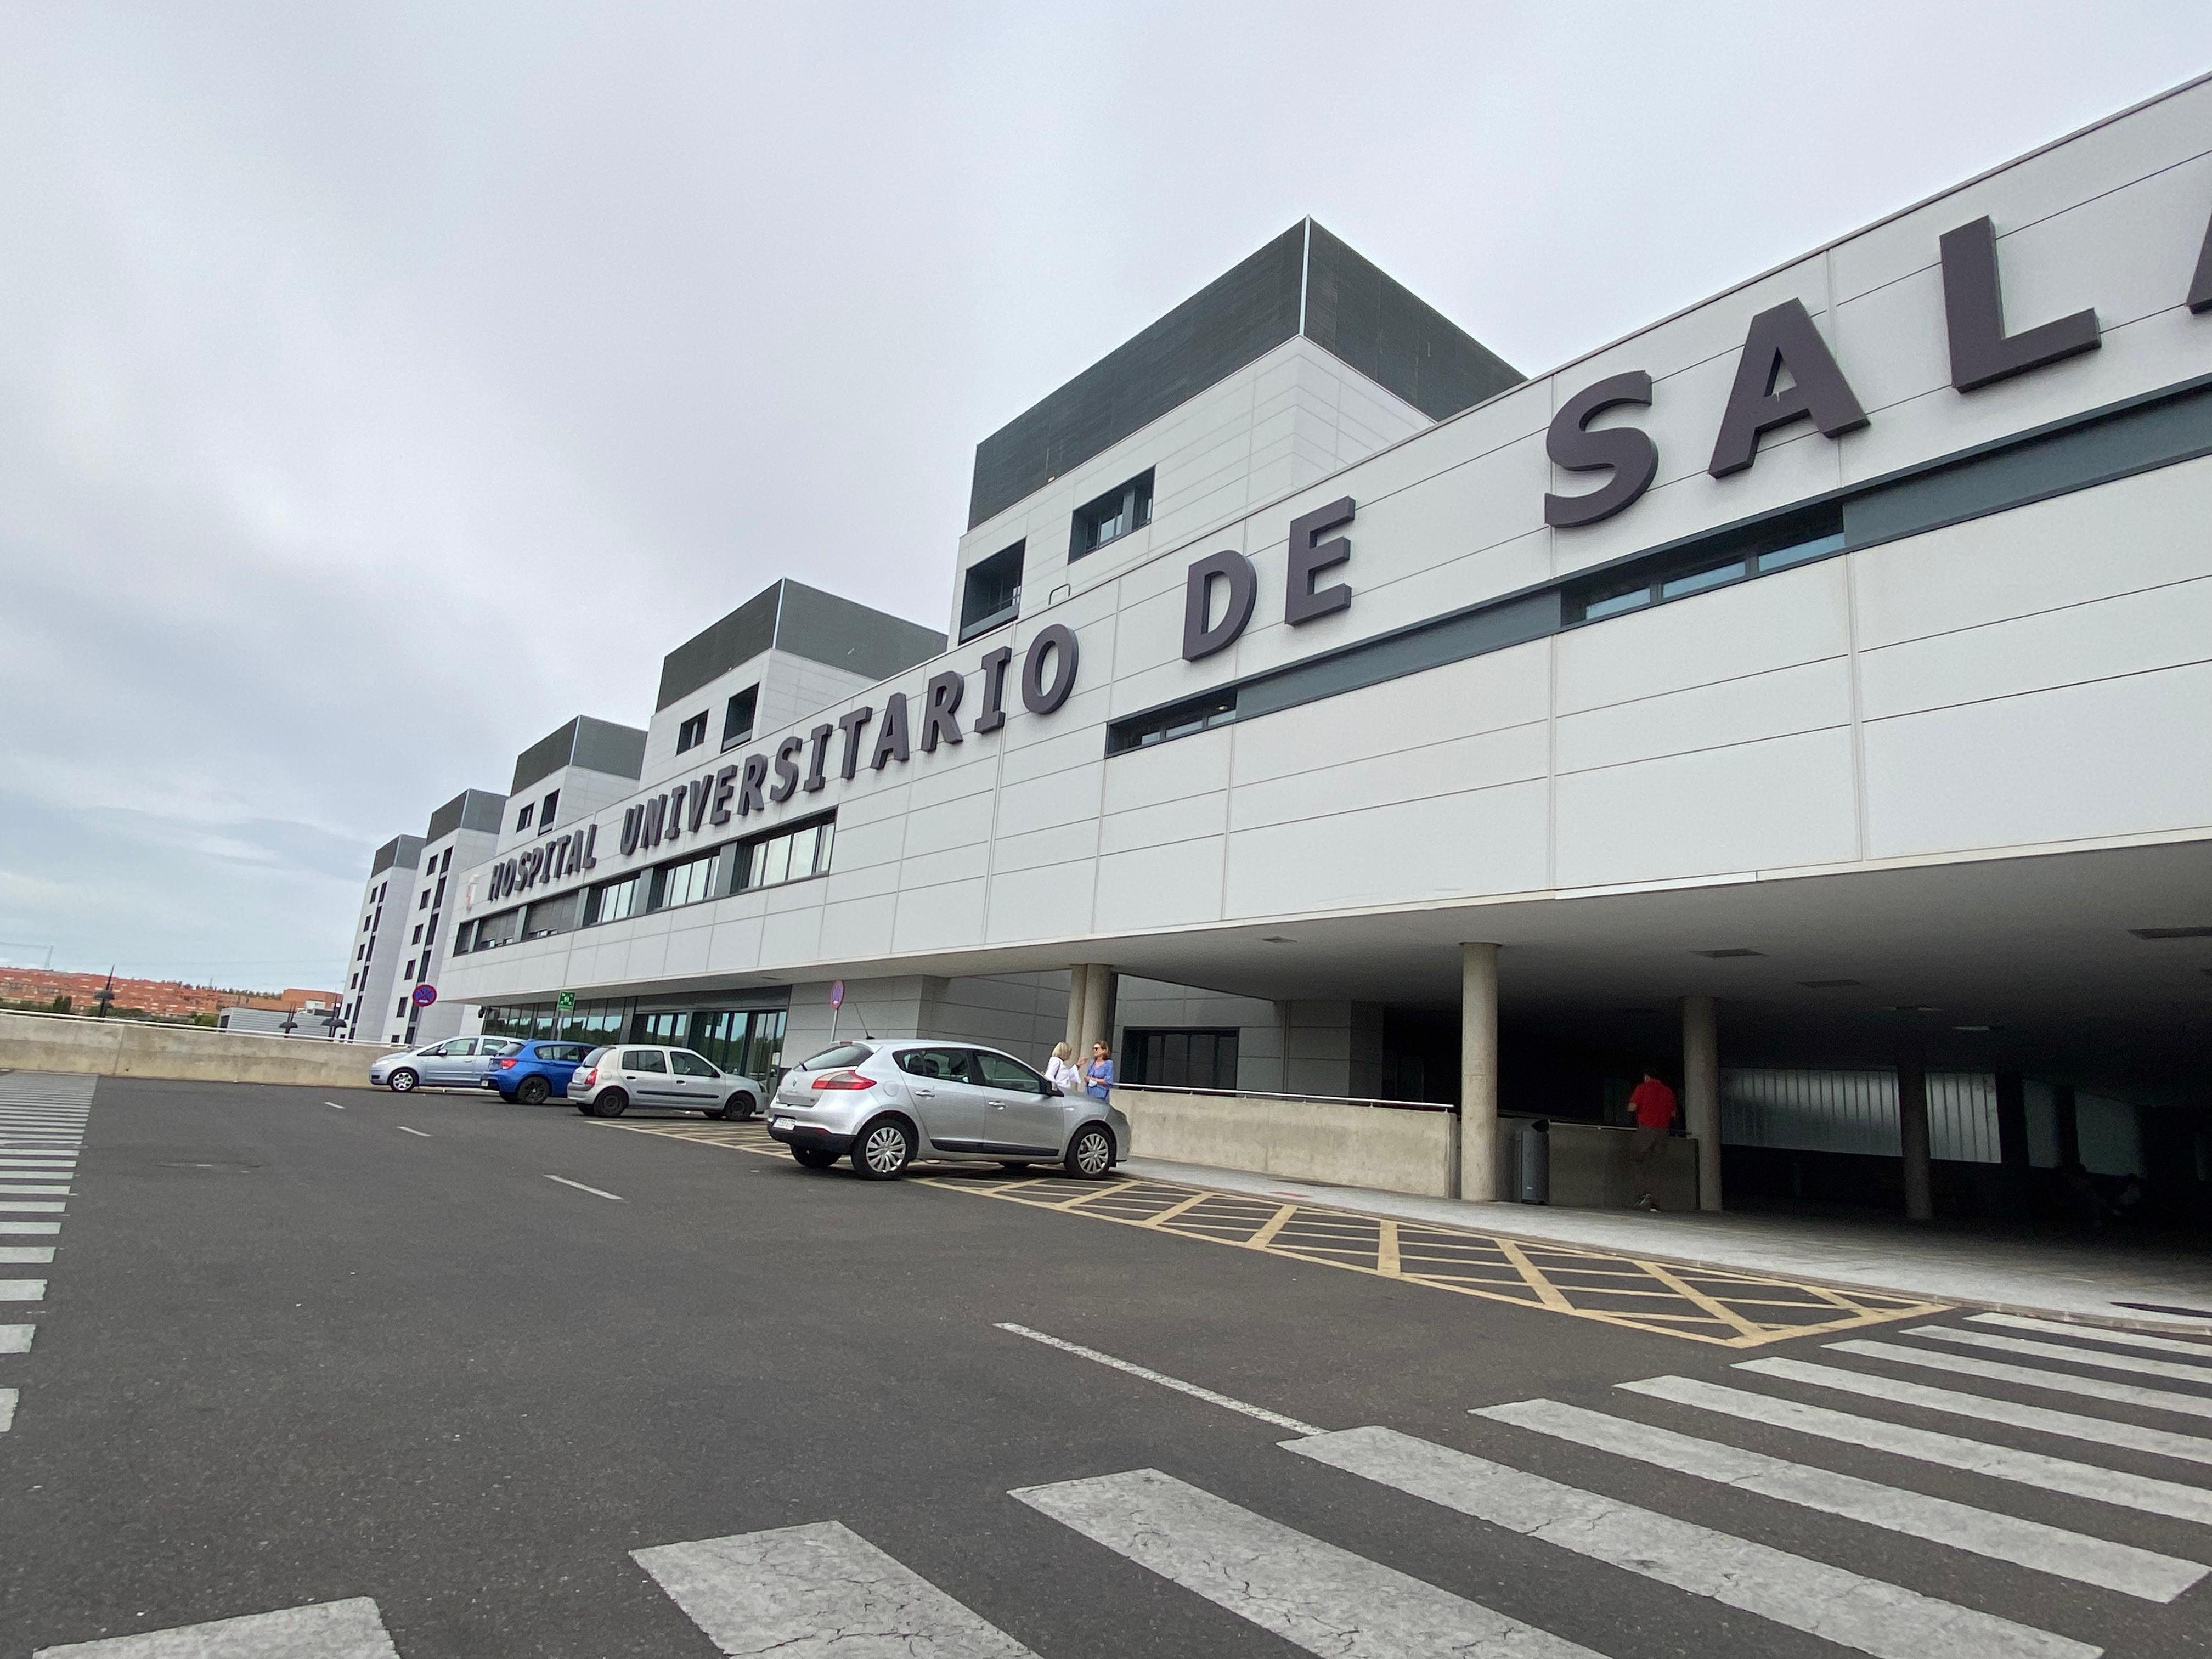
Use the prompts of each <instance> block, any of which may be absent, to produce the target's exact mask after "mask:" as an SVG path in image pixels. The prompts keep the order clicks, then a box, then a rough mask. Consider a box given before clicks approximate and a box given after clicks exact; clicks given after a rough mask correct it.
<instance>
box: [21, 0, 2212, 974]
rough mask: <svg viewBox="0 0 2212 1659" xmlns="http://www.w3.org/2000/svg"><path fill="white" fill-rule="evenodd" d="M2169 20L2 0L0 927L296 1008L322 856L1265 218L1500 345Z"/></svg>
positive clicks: (1985, 124) (1808, 224)
mask: <svg viewBox="0 0 2212 1659" xmlns="http://www.w3.org/2000/svg"><path fill="white" fill-rule="evenodd" d="M2207 68H2212V7H2207V6H2205V5H2203V4H2202V3H2201V0H2200V3H2195V4H2152V3H2142V4H2125V3H2118V0H2105V3H2100V4H2099V5H2097V6H2094V7H2086V6H2081V5H2079V4H2073V5H2048V6H2038V5H2029V4H2022V3H2018V0H2014V3H2007V4H2002V5H1987V6H1982V5H1967V4H1960V3H1949V0H1945V3H1937V4H1929V3H1926V0H1918V3H1913V4H1909V5H1899V6H1887V7H1886V6H1880V5H1869V4H1865V3H1853V4H1849V5H1834V6H1827V7H1821V6H1805V5H1797V6H1786V7H1785V6H1775V5H1771V4H1762V5H1757V6H1752V5H1743V6H1711V7H1704V8H1693V7H1689V6H1684V5H1657V6H1655V5H1650V4H1648V3H1645V4H1636V5H1620V6H1597V5H1559V4H1525V5H1502V4H1480V3H1474V4H1470V3H1466V0H1462V3H1457V4H1439V5H1435V6H1431V7H1413V6H1406V7H1394V6H1388V5H1382V4H1376V3H1371V0H1370V3H1364V4H1348V3H1345V0H1332V3H1327V4H1304V3H1289V0H1265V3H1254V4H1248V5H1234V6H1231V5H1220V6H1211V5H1185V6H1166V5H1123V6H1119V7H1103V6H1102V7H1091V8H1082V7H1077V6H1073V5H1069V6H1036V5H1017V4H1011V3H1009V4H1005V5H997V6H992V5H961V4H957V3H956V4H951V5H942V6H935V7H927V8H912V9H908V8H902V7H895V6H889V5H884V4H880V3H878V4H873V5H868V6H854V7H841V6H837V5H834V4H818V3H817V4H813V5H808V6H775V7H767V6H763V7H758V8H746V7H742V6H738V5H726V6H703V5H702V6H696V7H679V6H667V5H659V6H656V5H647V4H639V3H623V4H619V5H615V4H610V5H606V6H603V7H592V6H580V5H558V4H549V3H545V0H531V3H528V4H516V5H499V4H492V3H485V0H471V3H465V4H460V5H455V4H453V3H451V0H440V3H436V4H421V5H409V4H396V3H395V4H382V5H356V6H350V7H348V6H342V5H337V4H327V5H314V6H301V5H298V4H296V3H289V0H287V3H283V4H270V5H246V4H206V5H194V6H175V5H143V6H137V7H108V6H101V5H96V4H93V3H88V0H69V3H54V0H0V572H4V575H5V579H6V583H5V594H6V603H5V605H4V607H0V696H4V698H5V709H6V719H7V724H6V726H5V735H4V738H0V959H4V960H12V961H23V960H26V959H28V960H31V961H36V960H39V959H40V958H41V957H42V956H43V953H44V951H45V949H46V947H47V946H51V947H52V950H53V951H54V959H55V962H56V965H57V966H66V967H76V968H87V969H105V968H106V967H107V966H108V965H109V964H110V963H118V964H119V965H120V966H121V968H122V970H123V971H125V972H126V973H138V974H148V975H179V976H182V977H186V978H193V979H212V980H214V981H216V982H218V983H222V984H228V985H241V984H243V985H252V986H266V987H276V986H281V985H285V984H291V985H305V986H333V987H334V986H335V985H337V983H338V982H339V981H340V980H341V977H342V970H343V963H344V962H345V960H346V957H347V952H348V947H349V939H350V936H351V930H352V927H353V926H354V924H355V923H356V921H358V917H357V916H356V914H355V905H356V900H357V898H358V896H359V893H360V889H361V884H362V880H363V878H365V876H366V874H367V871H368V857H369V854H370V852H371V850H372V849H373V848H374V847H375V846H376V844H377V843H379V842H382V841H384V840H386V839H387V838H388V837H390V836H392V835H395V834H398V833H400V832H403V831H411V832H414V833H417V834H419V833H421V831H422V827H423V824H424V822H425V820H426V819H427V817H428V814H429V811H430V810H431V809H432V808H433V807H435V805H437V804H438V803H439V802H441V801H443V800H445V799H447V798H449V797H450V796H452V795H453V793H456V792H458V791H459V790H460V789H462V788H465V787H471V786H478V787H489V788H492V789H497V790H504V788H505V787H506V785H507V779H508V776H509V774H510V772H511V769H512V768H513V757H514V755H515V753H516V751H517V750H520V749H522V748H523V747H525V746H526V745H527V744H530V743H531V742H532V741H533V740H535V739H536V738H539V737H541V736H543V735H544V733H545V732H548V731H550V730H551V729H552V728H553V727H554V726H556V725H558V724H560V723H561V722H562V721H563V720H566V719H567V718H568V716H570V715H571V714H579V713H584V714H597V715H602V716H605V717H606V718H608V719H611V720H621V721H623V722H625V723H628V724H633V725H642V724H643V723H644V721H645V720H646V718H647V715H648V714H650V712H651V710H652V707H653V688H654V684H655V681H656V678H657V675H658V672H659V663H660V659H661V656H662V654H663V653H665V652H666V651H667V650H668V649H669V648H670V647H672V646H674V645H676V644H677V643H678V642H679V641H682V640H683V639H684V638H685V637H687V636H688V635H690V634H691V633H692V632H694V631H695V630H696V629H698V628H700V627H702V626H703V625H705V624H706V623H709V622H711V621H713V620H714V618H716V617H719V616H720V615H721V614H722V613H723V612H725V611H727V610H729V609H730V608H731V607H732V606H733V605H736V604H737V603H738V602H739V601H740V600H742V599H744V598H746V597H747V596H749V595H750V594H751V593H753V592H756V591H757V589H759V588H760V587H762V586H764V585H765V584H767V583H768V582H769V581H771V580H774V579H775V578H776V577H778V576H781V575H792V576H796V577H799V579H801V580H805V581H808V582H811V583H814V584H815V585H817V586H822V587H826V588H829V589H831V590H833V591H836V592H845V593H849V594H852V595H854V596H855V597H859V598H862V599H867V600H869V601H871V602H872V603H875V604H878V605H884V606H885V607H887V608H889V609H891V610H894V611H899V612H901V613H902V614H903V615H906V616H908V617H914V618H915V619H917V620H919V621H923V622H926V623H929V624H930V625H931V626H933V627H937V628H941V627H943V626H944V624H945V613H946V611H947V609H948V607H949V603H950V594H951V566H952V558H953V553H954V544H955V542H956V540H957V538H958V536H959V534H960V532H961V531H962V529H963V527H964V525H965V507H966V504H967V495H968V472H969V465H970V462H971V459H972V455H973V450H974V446H975V441H977V440H978V439H980V438H981V437H982V436H984V435H986V434H987V433H989V432H990V431H992V430H993V429H994V428H996V427H998V426H1000V424H1002V423H1003V422H1006V420H1008V419H1009V418H1011V417H1012V416H1014V415H1016V414H1018V413H1019V412H1020V411H1021V410H1023V409H1024V408H1025V407H1026V406H1027V405H1029V404H1030V403H1032V402H1034V401H1036V398H1039V397H1041V396H1042V395H1043V394H1044V393H1045V392H1048V391H1050V390H1051V389H1052V388H1054V386H1058V385H1059V384H1060V382H1061V381H1063V380H1066V379H1067V378H1068V377H1069V376H1070V375H1072V374H1074V373H1075V372H1076V371H1078V370H1079V369H1080V368H1083V367H1085V365H1086V364H1088V363H1089V362H1091V361H1093V360H1094V359H1096V358H1097V357H1098V356H1101V355H1103V353H1104V352H1106V351H1108V350H1109V349H1111V348H1112V347H1114V346H1115V344H1117V343H1119V342H1120V341H1121V340H1122V339H1124V338H1126V337H1127V336H1128V335H1130V334H1132V333H1133V332H1134V331H1136V330H1138V329H1139V328H1140V327H1142V326H1143V325H1145V324H1146V323H1147V322H1149V321H1151V320H1152V319H1153V318H1155V317H1157V316H1158V315H1159V314H1160V313H1162V312H1164V311H1165V310H1166V309H1168V308H1169V307H1170V306H1172V305H1174V304H1175V303H1176V301H1179V300H1181V299H1182V298H1184V297H1185V296H1186V295H1188V294H1190V293H1191V292H1193V291H1194V290H1195V289H1198V288H1200V287H1201V286H1203V285H1204V284H1205V283H1206V282H1207V281H1208V280H1210V279H1211V278H1212V277H1213V276H1216V275H1218V274H1219V273H1220V272H1221V271H1222V270H1225V269H1226V268H1227V267H1228V266H1230V265H1231V264H1234V263H1235V262H1236V261H1237V259H1239V258H1243V256H1244V255H1245V254H1247V253H1249V252H1252V251H1253V250H1254V249H1255V248H1256V247H1258V246H1260V245H1261V243H1262V242H1263V241H1265V240H1267V238H1268V237H1270V236H1271V235H1273V234H1275V233H1277V232H1279V231H1281V230H1283V229H1285V228H1287V227H1288V226H1290V225H1291V223H1293V222H1295V221H1296V220H1297V219H1298V218H1299V217H1300V216H1302V215H1304V214H1307V213H1311V214H1312V215H1313V216H1315V217H1316V218H1317V219H1319V220H1320V221H1321V222H1322V223H1324V224H1326V225H1328V227H1329V228H1331V229H1332V230H1334V231H1335V232H1336V233H1338V234H1340V235H1341V236H1343V237H1344V238H1346V240H1348V241H1350V242H1351V243H1352V246H1355V247H1357V248H1358V249H1359V250H1360V251H1361V252H1364V253H1365V254H1366V255H1367V256H1368V257H1369V258H1372V259H1373V260H1375V261H1376V263H1377V264H1380V265H1381V266H1382V267H1383V269H1384V270H1388V271H1389V272H1391V273H1392V274H1393V275H1394V276H1397V277H1398V278H1399V279H1400V280H1401V281H1402V282H1404V283H1407V285H1408V286H1409V287H1411V288H1412V289H1413V290H1414V291H1415V292H1416V293H1418V294H1419V295H1422V296H1423V297H1425V299H1427V300H1429V301H1431V303H1433V304H1435V305H1436V306H1437V307H1440V308H1441V309H1442V310H1443V311H1444V312H1445V313H1447V314H1448V315H1449V316H1451V317H1452V318H1453V319H1455V320H1456V321H1458V322H1459V323H1460V324H1461V325H1463V326H1464V327H1466V328H1467V329H1468V331H1470V332H1472V333H1474V335H1475V336H1476V337H1478V338H1480V339H1481V340H1482V341H1483V342H1484V343H1486V344H1488V345H1489V346H1491V347H1492V349H1495V350H1497V351H1498V352H1499V353H1500V354H1501V355H1503V356H1504V357H1505V358H1506V359H1507V360H1508V361H1510V362H1512V363H1514V364H1516V366H1517V367H1519V368H1522V370H1523V371H1525V372H1536V371H1541V370H1543V369H1546V368H1550V367H1552V366H1553V365H1554V364H1556V363H1558V362H1561V361H1563V360H1565V359H1566V358H1569V357H1571V356H1575V355H1577V353H1579V352H1582V351H1584V350H1587V349H1589V348H1590V347H1592V346H1595V345H1597V344H1600V343H1603V342H1605V341H1607V340H1609V339H1611V338H1613V337H1616V336H1619V335H1620V334H1623V333H1625V332H1627V331H1630V330H1631V329H1633V328H1635V327H1638V326H1639V325H1642V324H1644V323H1647V322H1650V321H1651V320H1653V319H1656V318H1658V317H1661V316H1663V315H1665V314H1666V313H1668V312H1671V311H1673V310H1675V309H1677V308H1678V307H1681V306H1683V305H1686V304H1688V303H1690V302H1692V301H1696V300H1699V299H1700V298H1703V297H1704V296H1705V295H1708V294H1711V293H1712V292H1713V291H1715V290H1717V289H1722V288H1724V287H1727V286H1729V284H1731V283H1735V282H1737V281H1739V280H1741V279H1742V278H1743V277H1745V276H1749V275H1751V274H1752V273H1753V272H1754V271H1755V270H1759V269H1762V268H1764V267H1765V266H1767V265H1770V264H1774V263H1776V262H1778V261H1779V260H1782V259H1784V258H1788V257H1790V256H1791V255H1793V254H1796V253H1797V252H1801V251H1802V250H1803V249H1805V248H1807V247H1808V246H1812V245H1814V244H1816V243H1818V242H1820V241H1822V240H1826V239H1827V238H1830V237H1832V236H1834V235H1837V234H1840V233H1843V232H1845V231H1848V230H1850V229H1851V228H1854V227H1856V226H1857V225H1859V224H1861V223H1863V222H1866V221H1868V220H1870V219H1873V218H1875V217H1877V216H1880V215H1881V214H1883V213H1886V212H1887V211H1889V210H1892V209H1894V208H1896V207H1899V206H1901V205H1903V204H1905V203H1906V202H1909V201H1911V200H1912V199H1914V198H1916V197H1920V196H1923V195H1925V194H1927V193H1928V192H1929V191H1933V190H1936V189H1939V188H1941V187H1942V186H1944V185H1949V184H1952V183H1954V182H1956V181H1957V180H1959V179H1962V178H1964V177H1966V176H1967V175H1968V174H1971V173H1974V172H1976V171H1978V170H1979V169H1982V168H1984V167H1989V166H1990V165H1992V164H1994V163H1996V162H1999V161H2004V160H2005V159H2007V158H2008V157H2010V156H2012V155H2017V154H2019V153H2020V152H2021V151H2023V150H2026V149H2031V148H2033V147H2034V146H2036V145H2038V144H2039V143H2044V142H2045V141H2046V140H2048V139H2051V138H2053V137H2057V136H2059V135H2060V134H2062V133H2063V132H2065V131H2069V130H2070V129H2072V128H2074V127H2075V126H2078V125H2081V124H2083V123H2085V122H2087V121H2091V120H2093V119H2095V118H2098V117H2100V116H2102V115H2105V114H2107V113H2110V112H2112V111H2115V110H2117V109H2119V108H2121V107H2123V106H2125V105H2127V104H2130V103H2131V102H2134V101H2135V100H2139V99H2141V98H2143V97H2145V96H2147V95H2148V94H2153V93H2155V92H2158V91H2160V90H2162V89H2164V88H2167V87H2170V86H2172V85H2174V84H2176V83H2178V82H2182V81H2184V80H2186V79H2188V78H2190V77H2191V76H2194V75H2197V74H2198V73H2200V72H2202V71H2203V70H2206V69H2207Z"/></svg>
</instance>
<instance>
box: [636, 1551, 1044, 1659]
mask: <svg viewBox="0 0 2212 1659" xmlns="http://www.w3.org/2000/svg"><path fill="white" fill-rule="evenodd" d="M630 1556H631V1559H634V1560H635V1562H636V1563H637V1564H638V1565H640V1566H641V1567H643V1568H644V1569H645V1570H646V1571H647V1572H649V1573H651V1574H652V1575H653V1582H654V1583H658V1584H659V1586H660V1588H661V1589H664V1590H665V1591H667V1592H668V1596H669V1599H670V1600H671V1601H674V1602H675V1603H676V1605H677V1606H678V1607H681V1608H683V1609H684V1616H685V1617H686V1618H688V1619H690V1621H691V1622H692V1623H693V1624H695V1625H696V1626H698V1627H699V1628H700V1629H701V1630H702V1631H703V1632H706V1635H707V1638H708V1640H709V1641H711V1642H713V1643H714V1645H715V1646H717V1647H719V1648H720V1649H721V1650H722V1651H723V1652H724V1653H726V1654H762V1653H767V1652H769V1651H770V1650H773V1651H775V1653H777V1654H779V1655H782V1656H787V1659H829V1656H831V1655H833V1654H834V1655H839V1656H847V1659H878V1656H882V1659H889V1656H893V1655H899V1656H904V1655H909V1654H926V1655H932V1656H937V1659H1034V1656H1032V1655H1031V1654H1030V1650H1029V1649H1027V1648H1025V1647H1024V1646H1023V1645H1022V1644H1020V1643H1019V1642H1017V1641H1015V1640H1014V1638H1012V1637H1011V1636H1008V1635H1007V1634H1006V1632H1004V1631H1002V1630H1000V1629H999V1628H998V1627H997V1626H994V1625H991V1624H987V1623H986V1622H985V1621H984V1620H981V1619H980V1618H978V1617H977V1616H976V1615H975V1613H971V1612H970V1611H969V1609H968V1608H967V1607H963V1606H962V1605H961V1604H960V1603H959V1602H958V1601H954V1600H953V1599H952V1598H951V1596H949V1595H946V1594H945V1592H944V1591H943V1590H941V1589H938V1588H937V1586H936V1585H934V1584H933V1583H930V1582H929V1581H928V1580H927V1578H924V1577H921V1575H919V1574H918V1573H915V1572H913V1571H909V1570H908V1568H906V1567H904V1566H902V1565H900V1564H899V1563H898V1562H897V1561H896V1560H895V1559H892V1558H891V1557H890V1556H888V1555H886V1554H884V1552H883V1551H881V1550H879V1549H878V1548H877V1547H875V1546H874V1545H873V1544H871V1543H870V1542H868V1541H867V1540H866V1539H865V1538H863V1537H861V1536H860V1534H858V1533H856V1532H854V1531H852V1530H850V1529H849V1528H846V1527H844V1526H842V1525H841V1524H840V1523H839V1522H835V1521H817V1522H813V1523H812V1524H811V1525H807V1526H801V1527H779V1528H775V1530H774V1531H771V1532H752V1533H744V1534H740V1535H738V1536H736V1537H731V1538H708V1539H703V1540H702V1541H699V1542H697V1543H694V1544H663V1545H660V1546H659V1547H656V1548H653V1549H644V1550H632V1551H631V1552H630Z"/></svg>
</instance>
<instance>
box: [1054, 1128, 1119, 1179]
mask: <svg viewBox="0 0 2212 1659" xmlns="http://www.w3.org/2000/svg"><path fill="white" fill-rule="evenodd" d="M1063 1167H1064V1168H1065V1169H1066V1170H1067V1172H1068V1174H1070V1175H1072V1176H1078V1177H1079V1178H1081V1179H1083V1180H1085V1181H1096V1180H1097V1179H1098V1177H1099V1176H1103V1175H1104V1174H1105V1173H1106V1172H1107V1171H1108V1170H1111V1169H1112V1168H1113V1167H1114V1137H1113V1136H1111V1135H1109V1134H1108V1133H1106V1131H1105V1130H1103V1129H1102V1128H1100V1127H1098V1125H1097V1124H1096V1123H1092V1124H1088V1125H1086V1126H1085V1127H1083V1128H1080V1129H1078V1130H1077V1131H1076V1132H1075V1139H1073V1140H1071V1141H1069V1142H1068V1143H1067V1157H1066V1159H1065V1160H1064V1161H1063Z"/></svg>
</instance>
